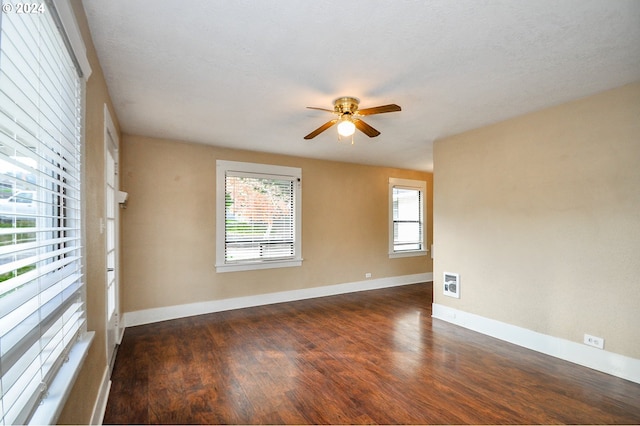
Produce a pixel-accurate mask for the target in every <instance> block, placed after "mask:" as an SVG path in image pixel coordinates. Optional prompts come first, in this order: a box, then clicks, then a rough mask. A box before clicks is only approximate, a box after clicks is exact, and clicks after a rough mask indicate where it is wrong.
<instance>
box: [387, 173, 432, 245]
mask: <svg viewBox="0 0 640 426" xmlns="http://www.w3.org/2000/svg"><path fill="white" fill-rule="evenodd" d="M389 192H390V216H391V221H390V232H389V244H390V250H389V253H390V255H394V254H395V255H403V254H405V255H406V254H412V255H413V254H424V253H426V249H425V244H426V238H425V228H424V226H425V225H424V210H425V207H424V206H425V192H426V184H425V182H422V181H414V180H408V179H389Z"/></svg>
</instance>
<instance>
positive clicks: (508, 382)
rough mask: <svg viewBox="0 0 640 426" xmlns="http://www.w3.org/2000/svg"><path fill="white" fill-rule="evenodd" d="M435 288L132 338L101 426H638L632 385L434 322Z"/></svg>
mask: <svg viewBox="0 0 640 426" xmlns="http://www.w3.org/2000/svg"><path fill="white" fill-rule="evenodd" d="M431 294H432V286H431V283H423V284H417V285H410V286H403V287H396V288H391V289H383V290H375V291H369V292H362V293H352V294H345V295H340V296H333V297H326V298H319V299H310V300H305V301H299V302H291V303H283V304H276V305H269V306H262V307H256V308H250V309H240V310H234V311H228V312H220V313H215V314H208V315H200V316H195V317H190V318H184V319H179V320H174V321H166V322H162V323H156V324H149V325H145V326H139V327H131V328H128V329H127V330H126V332H125V336H124V339H123V342H122V345H121V347H120V349H119V351H118V355H117V358H116V364H115V366H114V370H113V375H112V381H113V384H112V387H111V393H110V395H109V400H108V404H107V409H106V413H105V418H104V423H105V424H132V423H135V424H169V423H170V424H443V423H444V424H523V423H526V424H639V423H640V385H639V384H636V383H632V382H629V381H625V380H622V379H619V378H616V377H612V376H609V375H606V374H604V373H600V372H597V371H594V370H590V369H587V368H584V367H580V366H577V365H575V364H572V363H569V362H565V361H562V360H559V359H556V358H552V357H549V356H546V355H543V354H540V353H536V352H533V351H530V350H527V349H524V348H521V347H517V346H514V345H511V344H508V343H506V342H502V341H499V340H497V339H493V338H490V337H488V336H484V335H481V334H478V333H474V332H472V331H470V330H466V329H463V328H461V327H457V326H454V325H452V324H448V323H445V322H442V321H439V320H436V319H432V318H431V303H432V296H431Z"/></svg>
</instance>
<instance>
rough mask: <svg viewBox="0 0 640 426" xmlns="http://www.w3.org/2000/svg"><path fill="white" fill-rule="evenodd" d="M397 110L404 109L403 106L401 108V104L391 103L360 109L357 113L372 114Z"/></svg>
mask: <svg viewBox="0 0 640 426" xmlns="http://www.w3.org/2000/svg"><path fill="white" fill-rule="evenodd" d="M396 111H402V108H400V106H399V105H396V104H389V105H380V106H377V107H373V108H365V109H359V110H358V112H357V114H358V115H371V114H381V113H383V112H396Z"/></svg>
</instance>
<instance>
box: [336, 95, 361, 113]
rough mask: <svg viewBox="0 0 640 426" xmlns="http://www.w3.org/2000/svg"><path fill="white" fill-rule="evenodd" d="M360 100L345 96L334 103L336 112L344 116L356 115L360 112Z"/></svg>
mask: <svg viewBox="0 0 640 426" xmlns="http://www.w3.org/2000/svg"><path fill="white" fill-rule="evenodd" d="M359 103H360V100H359V99H358V98H352V97H350V96H345V97H342V98H338V99H336V100H335V101H333V105H334V109H335V111H336V112H337V113H338V114H340V115H342V114H349V115H354V114H355V113H356V111H358V104H359Z"/></svg>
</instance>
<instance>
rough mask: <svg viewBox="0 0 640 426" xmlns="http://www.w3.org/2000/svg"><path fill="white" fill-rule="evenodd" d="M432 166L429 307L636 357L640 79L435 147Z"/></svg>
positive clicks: (639, 354) (639, 298) (639, 270)
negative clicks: (445, 277) (445, 288)
mask: <svg viewBox="0 0 640 426" xmlns="http://www.w3.org/2000/svg"><path fill="white" fill-rule="evenodd" d="M434 164H435V174H434V178H435V200H434V223H435V230H434V232H435V235H434V236H435V255H436V259H435V267H434V278H435V279H434V288H435V291H434V293H435V303H438V304H442V305H446V306H449V307H452V308H455V309H460V310H462V311H466V312H470V313H473V314H477V315H481V316H484V317H488V318H492V319H496V320H499V321H503V322H506V323H510V324H514V325H517V326H520V327H524V328H527V329H530V330H534V331H537V332H540V333H544V334H547V335H551V336H556V337H560V338H564V339H568V340H571V341H575V342H582V338H583V334H584V333H589V334H592V335H595V336H600V337H604V338H605V349H606V350H608V351H611V352H614V353H619V354H622V355H626V356H630V357H633V358H637V359H640V338H639V335H638V324H640V255H639V254H640V83H636V84H632V85H628V86H624V87H621V88H618V89H615V90H611V91H607V92H604V93H601V94H598V95H595V96H592V97H589V98H585V99H581V100H578V101H575V102H571V103H567V104H564V105H560V106H557V107H554V108H550V109H546V110H543V111H539V112H536V113H533V114H529V115H525V116H522V117H519V118H515V119H512V120H508V121H505V122H502V123H499V124H496V125H492V126H488V127H485V128H481V129H478V130H474V131H470V132H467V133H464V134H461V135H458V136H453V137H450V138H446V139H444V140H440V141H437V142H436V143H435V147H434ZM443 271H448V272H458V273H460V280H461V297H460V299H453V298H450V297H446V296H444V295H442V290H441V289H442V273H443Z"/></svg>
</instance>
